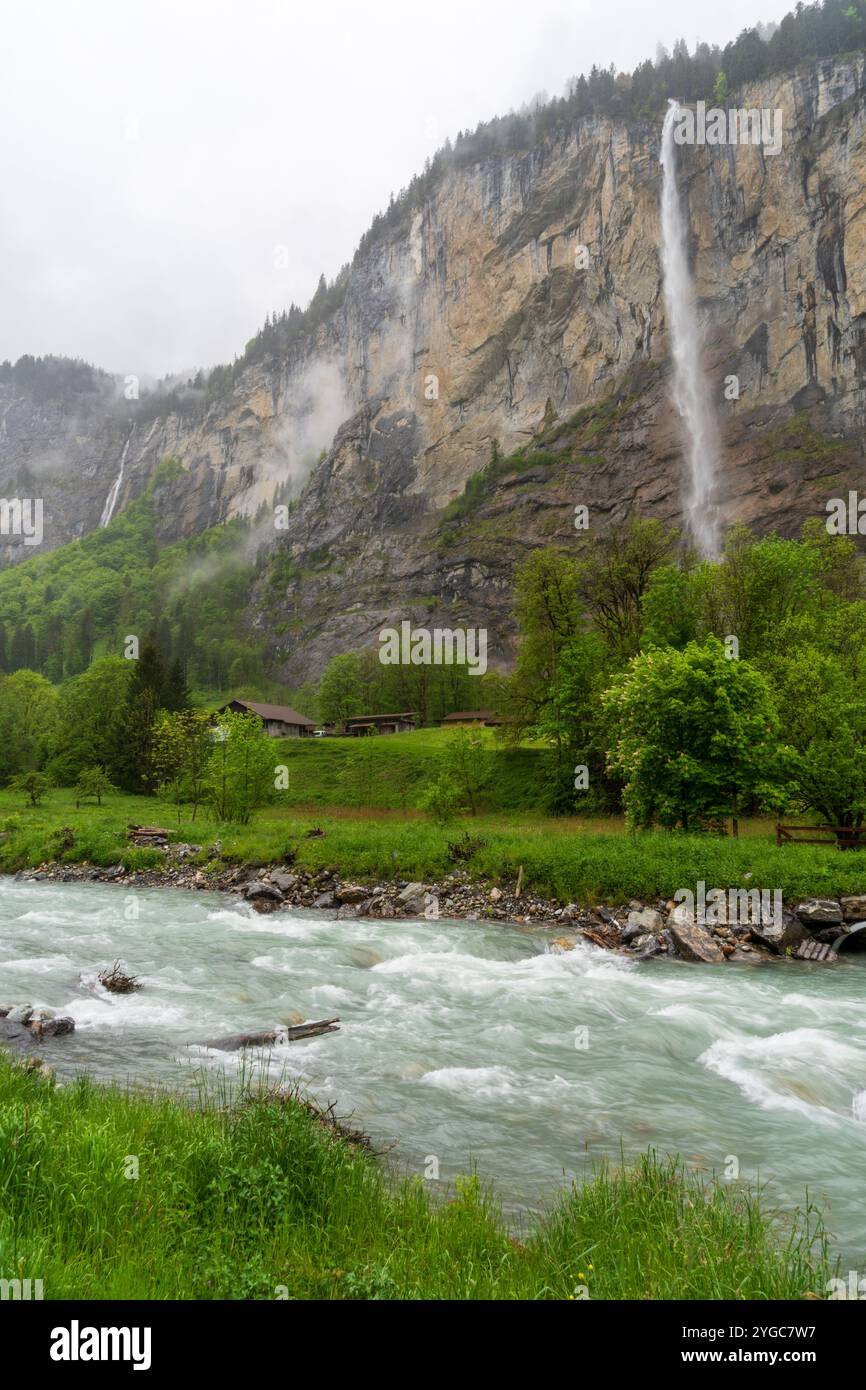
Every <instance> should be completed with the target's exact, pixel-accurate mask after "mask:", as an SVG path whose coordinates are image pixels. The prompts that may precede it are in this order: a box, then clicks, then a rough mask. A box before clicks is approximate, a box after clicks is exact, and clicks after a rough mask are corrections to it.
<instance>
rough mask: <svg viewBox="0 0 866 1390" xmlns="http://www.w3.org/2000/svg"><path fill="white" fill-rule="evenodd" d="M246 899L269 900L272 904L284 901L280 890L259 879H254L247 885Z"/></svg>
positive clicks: (245, 889)
mask: <svg viewBox="0 0 866 1390" xmlns="http://www.w3.org/2000/svg"><path fill="white" fill-rule="evenodd" d="M244 897H245V898H247V899H248V900H249V899H252V898H269V899H270V901H271V902H276V903H281V902H282V901H283V895H282V893H281V892H280V890H279V888H275V887H274V885H273V884H272V883H265V882H264V880H262V879H259V878H254V879H253V880H252V882H251V883H248V884H247V885H246V887H245V888H244Z"/></svg>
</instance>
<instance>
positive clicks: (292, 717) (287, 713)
mask: <svg viewBox="0 0 866 1390" xmlns="http://www.w3.org/2000/svg"><path fill="white" fill-rule="evenodd" d="M232 705H242V706H243V708H244V709H249V710H252V712H253V714H257V715H258V716H259V717H260V718H261V719H278V720H279V721H280V723H282V724H298V725H299V726H300V727H301V728H302V729H303V728H307V729H315V727H316V723H315V720H313V719H308V718H307V716H306V715H305V714H299V713H298V711H297V710H296V709H292V708H291V707H290V706H289V705H261V704H259V702H258V701H257V700H230V701H229V703H228V704H227V705H223V707H222V709H221V710H220V714H222V713H223V712H224V711H225V710H227V709H230V708H231V706H232Z"/></svg>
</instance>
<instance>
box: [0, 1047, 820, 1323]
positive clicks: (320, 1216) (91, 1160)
mask: <svg viewBox="0 0 866 1390" xmlns="http://www.w3.org/2000/svg"><path fill="white" fill-rule="evenodd" d="M0 1115H2V1117H3V1119H2V1134H3V1139H4V1142H3V1143H2V1144H0V1184H2V1186H3V1190H4V1202H3V1210H2V1212H0V1250H2V1252H3V1256H2V1262H0V1277H5V1278H9V1277H17V1278H38V1279H39V1280H41V1286H40V1287H41V1289H42V1291H43V1292H42V1296H43V1297H44V1298H46V1299H69V1298H75V1299H80V1298H99V1299H118V1298H120V1299H155V1298H159V1299H165V1298H169V1299H263V1300H273V1299H277V1300H280V1299H316V1300H319V1299H325V1300H344V1299H350V1300H377V1301H378V1300H403V1299H461V1300H467V1299H546V1300H565V1301H571V1300H583V1299H595V1300H598V1299H675V1298H689V1299H767V1298H773V1299H801V1298H808V1297H813V1298H814V1297H825V1296H826V1290H827V1287H828V1280H829V1278H830V1275H831V1269H830V1264H829V1260H828V1258H827V1256H826V1251H825V1249H824V1245H823V1242H822V1241H821V1239H820V1238H818V1239H816V1231H815V1228H814V1225H813V1226H812V1228H811V1229H809V1228H808V1227H807V1225H806V1223H803V1222H799V1221H798V1222H797V1223H795V1227H794V1229H792V1230H791V1231H790V1232H784V1231H781V1230H780V1229H779V1228H778V1227H777V1226H776V1225H775V1223H774V1222H773V1220H772V1219H771V1217H770V1216H769V1215H767V1214H765V1213H764V1212H763V1211H762V1209H761V1207H760V1204H759V1203H758V1201H757V1200H756V1199H755V1198H754V1196H753V1195H752V1194H751V1193H750V1192H749V1191H748V1190H747V1189H745V1188H744V1187H738V1188H737V1189H736V1190H731V1189H727V1190H726V1189H724V1188H723V1187H722V1186H721V1185H719V1184H713V1183H705V1182H701V1181H700V1179H698V1178H696V1177H695V1176H693V1175H688V1174H686V1173H685V1172H684V1171H683V1169H682V1167H681V1166H680V1165H679V1164H678V1163H676V1162H671V1161H666V1160H662V1159H657V1158H656V1157H655V1156H652V1155H650V1156H647V1157H645V1158H644V1159H643V1160H642V1161H641V1162H640V1163H638V1164H637V1165H636V1166H635V1167H634V1168H627V1169H618V1170H611V1169H602V1170H600V1171H598V1172H596V1173H595V1174H594V1175H592V1176H590V1180H589V1181H588V1182H587V1183H585V1184H584V1185H582V1186H580V1187H575V1188H573V1189H571V1190H570V1191H566V1192H564V1193H562V1194H561V1196H560V1198H559V1200H558V1202H557V1204H556V1206H555V1208H554V1210H553V1211H552V1212H550V1213H549V1214H548V1215H547V1216H546V1217H545V1218H544V1219H543V1220H528V1221H526V1222H525V1223H524V1228H523V1230H522V1231H520V1232H519V1234H518V1233H515V1231H514V1229H513V1228H509V1226H508V1225H506V1223H505V1222H504V1221H503V1219H502V1215H501V1213H500V1211H499V1210H498V1207H497V1204H496V1202H495V1200H493V1199H492V1198H491V1197H490V1196H488V1195H485V1192H484V1191H483V1189H482V1185H481V1184H480V1183H479V1181H478V1179H477V1178H468V1179H465V1180H463V1181H462V1182H460V1183H458V1184H457V1185H456V1187H455V1188H454V1189H453V1190H452V1191H451V1193H450V1195H449V1198H448V1200H446V1201H445V1202H442V1201H439V1202H434V1201H432V1200H431V1198H430V1196H429V1195H428V1190H426V1189H425V1184H424V1182H423V1180H419V1179H415V1180H414V1181H389V1180H388V1179H387V1178H386V1175H385V1173H384V1171H383V1169H382V1167H381V1165H380V1164H379V1163H378V1162H377V1161H376V1160H375V1159H374V1158H373V1157H371V1155H370V1154H369V1153H368V1152H367V1151H366V1150H365V1149H364V1147H363V1146H362V1145H360V1144H358V1143H357V1142H354V1140H355V1139H356V1138H357V1136H351V1135H350V1136H348V1139H347V1137H346V1136H344V1135H343V1134H341V1133H340V1131H339V1130H338V1129H335V1128H334V1127H333V1126H332V1125H330V1124H328V1123H323V1122H322V1119H323V1117H322V1114H321V1112H319V1111H316V1110H315V1109H312V1108H311V1107H309V1106H307V1105H305V1104H304V1103H303V1102H302V1101H301V1100H300V1099H299V1098H298V1097H297V1096H295V1095H293V1094H291V1093H278V1092H271V1093H269V1094H266V1095H258V1096H247V1097H245V1098H244V1099H243V1100H242V1101H241V1103H239V1104H238V1105H236V1106H235V1107H234V1108H232V1109H228V1110H227V1109H225V1108H224V1107H220V1106H218V1105H216V1104H212V1105H210V1106H204V1107H201V1108H199V1109H197V1110H190V1109H189V1108H188V1107H187V1106H185V1105H184V1104H178V1103H177V1102H176V1101H174V1100H172V1099H171V1098H170V1097H162V1098H160V1099H148V1098H144V1097H141V1096H133V1095H128V1094H126V1095H125V1094H122V1093H120V1092H118V1091H115V1090H111V1089H108V1088H103V1087H87V1086H72V1087H64V1088H58V1087H56V1086H54V1085H52V1083H51V1082H50V1081H46V1080H45V1079H44V1078H42V1077H40V1076H39V1075H38V1073H35V1072H28V1071H25V1070H23V1069H22V1068H20V1067H14V1066H12V1065H10V1064H9V1063H8V1062H7V1061H5V1060H4V1059H3V1058H2V1056H0ZM25 1115H26V1117H27V1121H26V1123H25ZM13 1138H14V1141H15V1142H14V1143H13V1142H8V1141H11V1140H12V1139H13ZM70 1191H73V1192H74V1193H75V1196H76V1200H75V1202H70V1201H69V1193H70ZM648 1210H651V1211H652V1213H653V1219H652V1221H651V1222H649V1221H647V1220H646V1212H647V1211H648ZM46 1231H50V1233H51V1234H50V1240H46V1236H45V1233H46Z"/></svg>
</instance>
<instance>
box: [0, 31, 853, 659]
mask: <svg viewBox="0 0 866 1390" xmlns="http://www.w3.org/2000/svg"><path fill="white" fill-rule="evenodd" d="M737 104H738V105H740V106H748V107H759V108H770V109H773V110H776V109H779V110H781V112H782V116H783V139H782V148H781V151H780V152H779V153H778V154H776V155H769V154H767V153H766V152H765V151H764V150H763V149H762V148H761V147H760V146H758V147H753V146H750V145H721V146H711V145H704V146H697V145H696V146H682V147H681V149H680V173H681V181H682V196H683V198H684V199H685V200H686V203H687V207H688V215H689V224H690V228H691V240H692V244H691V255H692V263H693V273H694V277H695V283H696V288H697V293H698V296H699V302H700V314H701V320H702V324H703V328H704V336H705V341H706V365H707V371H708V374H709V377H710V380H711V383H712V387H713V394H714V398H715V400H716V403H717V407H718V416H719V425H720V430H721V434H722V440H723V460H722V475H721V479H720V502H721V511H722V514H723V517H724V520H725V522H726V524H730V523H731V522H733V521H735V520H744V521H747V522H750V523H752V524H754V525H755V526H756V527H757V528H758V529H760V530H768V529H772V528H776V529H779V530H781V531H783V532H785V533H788V534H793V533H794V532H795V531H796V530H797V528H798V527H799V525H800V524H801V523H802V521H803V520H804V519H805V518H806V517H808V516H812V515H823V514H824V506H825V502H826V500H827V498H828V497H830V496H834V495H839V493H840V491H843V490H845V491H846V490H847V489H848V488H849V487H851V488H857V487H858V486H859V487H860V489H861V491H864V492H866V466H864V453H863V443H862V440H863V425H864V408H866V395H864V388H866V151H864V128H866V59H864V58H863V57H855V58H853V59H850V60H847V61H839V62H833V61H827V62H820V63H816V64H813V65H809V66H806V67H803V68H801V69H799V70H797V71H796V72H795V73H793V74H790V75H788V76H785V77H784V78H780V79H775V78H774V79H772V80H767V81H766V82H763V83H760V84H756V85H755V86H754V87H752V88H751V89H749V90H747V91H745V92H743V93H740V94H739V96H738V99H737ZM659 134H660V130H659V128H658V126H656V125H654V126H652V127H649V126H642V125H624V124H620V123H617V122H614V121H609V120H604V119H599V118H593V119H587V120H584V121H582V122H580V124H579V125H578V126H576V127H574V128H571V129H568V130H566V131H563V132H562V133H561V134H560V135H558V136H557V137H556V138H548V139H546V140H544V141H543V142H541V143H539V144H538V146H537V147H535V148H534V149H532V150H531V151H529V152H528V153H521V154H513V155H512V154H508V153H503V154H501V155H498V156H496V157H495V158H489V159H486V160H484V161H483V162H481V163H478V164H476V165H473V166H471V167H468V168H463V169H459V170H456V169H455V170H454V171H453V172H452V173H451V174H449V175H448V177H446V178H445V179H444V181H443V182H441V183H440V185H439V186H438V187H437V188H436V190H435V191H434V192H433V193H432V194H431V195H430V196H429V197H428V199H427V201H426V202H425V203H424V204H423V206H420V207H417V208H413V209H409V210H408V211H407V215H406V217H405V219H404V222H403V225H402V226H400V227H398V228H395V229H391V230H390V231H388V232H386V233H383V235H382V236H380V237H379V239H378V240H377V241H376V242H375V243H374V244H373V245H372V246H371V247H370V248H369V249H368V250H367V251H366V252H365V254H364V256H363V258H362V259H360V260H359V262H358V263H357V264H356V265H355V266H354V267H353V269H352V272H351V275H350V279H349V283H348V287H347V291H346V295H345V298H344V301H343V303H342V305H341V307H340V308H339V310H338V311H337V312H336V313H335V314H334V315H333V317H332V318H331V319H330V320H328V321H327V322H326V323H325V324H324V325H322V326H321V327H320V328H319V329H318V330H317V332H316V334H315V335H314V336H313V337H312V338H311V339H309V340H308V341H307V342H306V343H305V344H304V346H303V348H302V349H301V350H298V351H297V352H295V353H294V354H293V356H292V358H291V360H289V361H284V362H280V363H275V364H272V365H262V364H259V365H256V366H251V367H250V368H248V369H247V370H246V371H244V372H243V373H242V374H241V375H240V376H239V377H238V378H237V379H236V381H235V383H234V385H233V386H232V388H231V390H230V391H229V392H228V393H227V394H226V395H225V397H224V398H223V399H221V400H218V401H216V402H211V403H210V404H209V405H208V406H207V407H206V408H205V407H202V408H193V409H191V410H187V411H185V412H184V413H182V414H181V413H170V414H168V415H165V416H157V417H156V418H153V419H150V420H145V419H142V418H141V416H140V412H139V418H138V419H137V421H136V420H135V419H134V408H133V407H132V406H125V404H124V402H123V400H122V398H120V399H118V398H114V399H113V400H111V401H108V399H107V398H106V397H105V395H104V393H103V396H102V397H99V398H91V399H89V400H88V401H87V402H86V403H85V404H81V403H77V402H74V401H73V402H71V403H70V402H69V401H66V402H56V401H55V402H51V401H49V402H46V403H42V404H39V403H36V402H35V401H33V400H29V399H27V397H26V395H21V394H20V393H18V394H16V392H15V391H14V389H12V388H10V387H8V386H7V387H3V388H0V421H2V423H0V495H5V496H9V495H13V494H15V490H16V488H18V489H19V494H20V492H21V489H22V487H23V486H26V485H29V480H32V479H33V478H34V477H38V478H39V480H40V483H41V487H42V492H41V494H38V495H43V496H44V497H45V509H46V522H45V527H46V534H45V542H44V544H45V545H46V546H51V547H53V546H56V545H58V544H62V543H63V542H65V541H66V540H68V539H70V538H71V537H73V536H76V535H80V534H82V533H83V532H85V531H87V530H89V529H91V528H93V527H95V526H97V525H98V524H99V522H100V518H101V517H102V516H103V514H104V510H105V507H106V502H107V501H108V500H109V497H110V494H111V491H112V488H113V487H114V486H115V485H116V497H115V499H114V507H115V510H117V509H119V508H121V507H122V506H123V505H124V504H125V503H126V502H127V501H128V500H129V499H130V498H132V497H134V496H136V495H138V494H139V493H140V492H141V491H142V489H143V488H144V487H145V486H146V484H147V481H148V479H149V478H150V477H151V476H152V474H153V471H154V469H155V468H156V466H157V464H158V462H159V460H160V459H161V458H162V457H163V456H164V455H166V454H171V455H173V456H174V457H176V458H177V459H179V460H180V462H181V463H182V465H183V473H182V474H181V475H180V476H179V477H178V478H177V479H176V480H175V481H174V482H172V484H171V494H170V495H171V506H170V507H169V508H168V509H167V510H166V513H165V515H164V517H163V519H162V523H161V524H162V529H163V533H164V535H165V536H166V537H167V538H168V537H174V536H177V535H186V534H190V533H192V532H195V531H197V530H199V529H201V528H203V527H206V526H210V525H213V524H215V523H217V522H219V521H221V520H224V519H225V518H227V517H230V516H233V515H236V514H239V513H240V514H246V515H253V514H255V513H257V512H258V511H259V509H260V508H261V506H262V504H263V503H264V504H266V506H269V505H270V504H271V502H272V501H273V498H274V491H275V488H276V487H277V486H278V485H280V484H284V483H285V482H286V480H287V479H290V478H291V479H292V480H293V485H294V489H295V494H296V496H297V501H296V502H295V504H294V506H293V508H292V511H291V514H290V516H289V518H288V526H287V529H284V530H275V529H274V528H273V526H272V525H271V519H270V518H269V519H268V520H267V521H266V522H265V523H264V525H265V533H266V534H267V536H268V538H269V539H270V537H271V536H273V543H274V546H275V552H276V555H277V564H276V567H275V568H274V570H273V571H272V573H271V576H270V579H269V581H268V583H267V585H266V586H265V585H263V587H262V590H261V593H260V595H259V598H258V601H257V603H256V606H255V611H254V612H253V614H252V615H251V621H252V622H253V624H254V625H255V626H257V627H258V628H260V629H261V630H263V631H265V632H267V633H268V634H269V638H270V643H271V653H272V657H273V661H274V666H275V669H276V670H278V671H279V672H280V673H281V674H282V675H283V676H284V677H285V678H286V679H287V680H288V681H289V682H294V681H298V680H301V679H304V678H305V677H307V676H309V675H311V674H315V673H316V672H317V671H318V670H320V669H321V667H322V665H323V664H324V662H325V661H326V660H327V658H328V656H329V655H330V654H332V653H333V652H334V651H338V650H345V649H347V648H356V647H359V646H362V645H367V644H369V643H370V642H375V639H376V634H377V633H378V631H379V630H380V628H381V627H382V626H390V625H393V624H395V623H398V622H399V621H400V620H401V619H403V618H410V619H412V620H413V621H415V622H416V623H424V624H425V625H430V624H432V623H437V622H438V623H441V624H443V625H453V624H454V623H455V622H459V621H464V622H467V623H470V624H472V625H475V626H486V627H487V628H488V630H489V633H490V650H491V658H492V659H493V660H494V661H499V662H507V661H508V660H509V659H510V656H511V655H512V646H511V643H512V640H513V639H512V630H511V626H510V619H509V616H508V608H509V595H510V587H511V576H512V571H513V567H514V565H515V563H516V562H517V561H519V560H520V559H521V558H522V557H523V556H524V555H525V553H526V552H527V550H528V549H529V548H530V547H532V546H534V545H537V544H540V543H548V542H551V541H560V542H562V543H563V544H572V545H573V544H575V543H576V542H575V531H574V527H573V517H574V508H575V505H577V504H579V503H583V504H585V505H587V506H588V507H589V508H590V518H591V521H590V524H591V525H592V526H595V527H597V528H599V529H600V530H603V529H604V528H606V527H609V526H612V525H616V524H617V523H618V522H620V521H621V520H622V519H623V518H624V517H626V516H627V515H628V513H629V512H631V511H635V510H637V511H639V512H641V513H642V514H645V515H652V516H656V517H658V518H660V519H661V520H663V521H665V522H668V523H677V522H679V521H680V520H681V491H682V449H681V443H680V437H679V424H678V420H677V418H676V416H675V415H674V413H673V411H672V408H671V406H670V404H669V390H668V387H669V341H668V334H667V330H666V324H665V310H664V299H663V294H662V285H661V272H660V255H659V216H658V207H659V191H660V169H659ZM734 377H735V378H736V383H735V384H734V385H732V382H731V379H732V378H734ZM527 446H531V447H527ZM323 450H326V451H327V452H326V453H325V454H324V457H318V461H317V456H318V455H319V454H320V452H321V451H323ZM515 450H522V451H523V452H522V453H521V454H519V455H518V457H517V458H516V459H515V461H514V467H513V468H510V467H509V466H503V464H502V463H501V462H498V463H497V464H496V465H495V466H494V467H492V468H491V467H488V468H487V470H486V472H485V473H484V474H482V475H481V480H480V484H479V485H477V486H476V487H475V489H474V492H473V501H472V506H471V507H467V506H461V505H460V504H459V502H458V504H457V506H456V507H455V506H454V502H455V499H459V498H460V496H461V494H462V493H463V489H464V487H465V485H466V483H467V480H469V479H470V478H472V477H473V475H476V474H478V473H479V470H481V469H483V468H485V465H488V464H489V461H490V459H491V455H492V454H493V453H494V451H496V455H497V458H499V457H500V456H505V457H507V456H508V455H510V454H512V453H513V452H514V451H515ZM121 459H123V468H122V476H120V474H121ZM118 478H119V483H118ZM33 486H35V484H33ZM23 495H28V496H29V495H32V492H24V493H23ZM449 504H452V505H451V506H450V507H449ZM446 509H447V510H446ZM6 548H7V553H8V554H10V555H14V558H17V557H20V555H21V554H22V551H21V548H20V546H16V545H15V543H12V544H8V543H7V547H6ZM28 553H32V552H30V551H28Z"/></svg>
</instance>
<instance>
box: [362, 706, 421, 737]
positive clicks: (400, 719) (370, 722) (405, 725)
mask: <svg viewBox="0 0 866 1390" xmlns="http://www.w3.org/2000/svg"><path fill="white" fill-rule="evenodd" d="M417 723H418V715H417V714H412V713H410V712H408V711H404V712H403V713H402V714H359V715H356V716H355V717H354V718H352V719H347V720H346V722H345V725H344V731H345V732H346V733H347V734H350V735H351V736H352V737H353V738H363V737H364V736H365V735H366V734H407V733H409V732H410V731H411V730H412V729H414V728H415V727H416V725H417Z"/></svg>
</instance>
